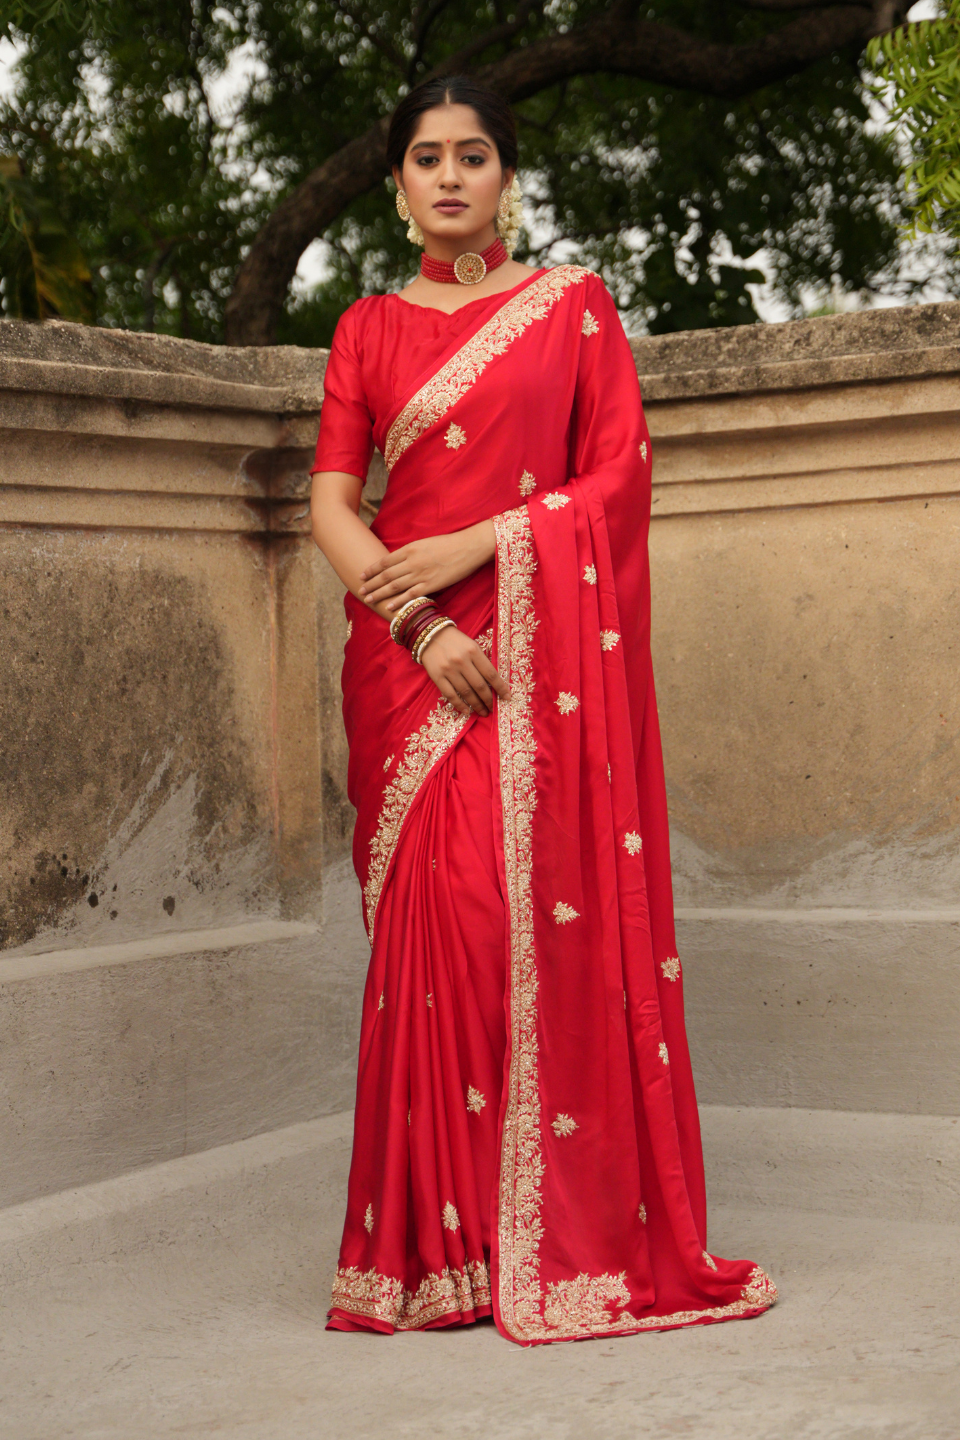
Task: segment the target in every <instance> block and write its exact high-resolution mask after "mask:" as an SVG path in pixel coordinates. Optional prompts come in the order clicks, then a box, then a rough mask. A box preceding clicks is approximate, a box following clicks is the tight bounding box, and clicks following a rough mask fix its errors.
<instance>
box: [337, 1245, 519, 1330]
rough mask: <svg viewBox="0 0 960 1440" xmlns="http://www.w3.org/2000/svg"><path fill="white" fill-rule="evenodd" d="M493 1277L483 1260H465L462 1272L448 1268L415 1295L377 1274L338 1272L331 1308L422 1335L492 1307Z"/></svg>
mask: <svg viewBox="0 0 960 1440" xmlns="http://www.w3.org/2000/svg"><path fill="white" fill-rule="evenodd" d="M490 1303H491V1302H490V1272H489V1270H488V1268H487V1265H486V1263H485V1262H484V1261H483V1260H467V1261H465V1262H464V1266H463V1269H462V1270H456V1269H453V1268H452V1267H447V1268H446V1269H444V1270H441V1271H440V1273H439V1274H430V1275H426V1276H424V1278H423V1279H422V1280H421V1282H420V1284H419V1285H418V1286H417V1289H416V1290H415V1291H414V1290H407V1289H406V1288H405V1286H404V1283H403V1281H402V1280H398V1279H395V1278H394V1276H392V1275H381V1273H380V1272H379V1270H377V1269H376V1268H374V1269H371V1270H361V1269H359V1267H358V1266H356V1265H346V1266H344V1265H340V1266H338V1267H337V1274H336V1278H335V1279H334V1282H333V1296H332V1299H331V1308H332V1309H335V1310H343V1311H345V1312H346V1313H347V1314H348V1315H362V1316H363V1317H364V1318H365V1319H367V1320H380V1321H382V1322H383V1323H384V1324H387V1325H392V1326H393V1327H394V1329H395V1330H421V1329H423V1327H424V1326H425V1325H430V1324H431V1323H432V1322H433V1321H435V1320H439V1319H442V1318H443V1317H444V1316H446V1315H473V1314H475V1313H476V1312H477V1311H478V1310H487V1309H489V1307H490Z"/></svg>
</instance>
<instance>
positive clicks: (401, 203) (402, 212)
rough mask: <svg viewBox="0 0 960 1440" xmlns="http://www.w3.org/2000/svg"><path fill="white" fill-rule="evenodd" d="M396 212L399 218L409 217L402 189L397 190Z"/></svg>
mask: <svg viewBox="0 0 960 1440" xmlns="http://www.w3.org/2000/svg"><path fill="white" fill-rule="evenodd" d="M498 213H499V212H498ZM397 214H398V215H399V216H400V219H401V220H409V219H410V206H409V205H408V204H407V196H406V192H405V191H404V190H398V191H397Z"/></svg>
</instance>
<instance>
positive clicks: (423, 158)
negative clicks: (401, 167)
mask: <svg viewBox="0 0 960 1440" xmlns="http://www.w3.org/2000/svg"><path fill="white" fill-rule="evenodd" d="M436 163H437V157H436V155H418V156H417V164H418V165H420V166H421V167H422V168H423V169H426V167H427V166H428V165H435V164H436Z"/></svg>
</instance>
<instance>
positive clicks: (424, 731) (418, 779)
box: [363, 695, 472, 945]
mask: <svg viewBox="0 0 960 1440" xmlns="http://www.w3.org/2000/svg"><path fill="white" fill-rule="evenodd" d="M471 718H472V716H470V715H461V714H460V712H459V711H457V710H455V709H454V708H453V706H452V705H451V704H450V702H449V700H446V699H445V698H444V697H443V696H442V695H441V696H440V699H439V700H438V701H437V704H436V705H434V707H433V709H432V710H431V711H430V713H429V714H428V716H427V718H426V720H425V721H424V722H423V724H422V725H421V726H420V727H419V729H417V730H414V732H413V734H412V735H408V736H407V740H406V744H405V746H404V751H403V758H402V759H401V761H400V763H399V764H398V766H397V768H396V772H395V773H394V777H393V779H392V780H391V781H390V783H389V784H388V785H387V786H386V787H385V788H384V791H383V796H382V800H381V805H380V814H379V815H378V816H377V828H376V829H375V830H374V832H373V835H372V836H371V838H370V861H369V864H368V867H367V879H366V883H365V884H364V887H363V907H364V911H365V913H366V917H367V934H368V936H369V938H370V944H371V945H372V944H373V935H374V930H375V928H376V920H377V909H378V906H379V904H380V896H381V894H382V893H383V885H384V881H385V880H386V878H387V871H388V870H389V868H390V862H391V860H392V859H393V856H394V853H395V851H396V848H397V845H398V844H399V841H400V832H401V831H402V830H403V826H404V821H405V820H406V818H407V816H408V814H409V813H410V808H411V806H412V805H413V802H414V801H415V800H416V798H417V795H418V794H419V791H420V787H421V786H422V785H423V782H424V781H425V780H426V778H427V776H428V775H429V774H430V771H431V770H432V769H433V767H434V765H436V763H437V761H438V760H440V759H442V758H443V756H444V755H446V753H447V751H448V750H449V749H450V747H451V746H452V745H453V744H454V743H455V741H456V740H457V739H458V738H459V737H460V735H461V733H462V732H463V730H464V729H465V728H466V726H467V724H468V723H469V721H470V720H471Z"/></svg>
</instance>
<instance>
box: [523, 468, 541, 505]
mask: <svg viewBox="0 0 960 1440" xmlns="http://www.w3.org/2000/svg"><path fill="white" fill-rule="evenodd" d="M536 488H537V477H536V476H535V475H531V474H530V471H529V470H524V472H523V474H522V475H521V476H520V494H521V495H523V496H524V498H526V496H527V495H532V494H533V492H534V490H536Z"/></svg>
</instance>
